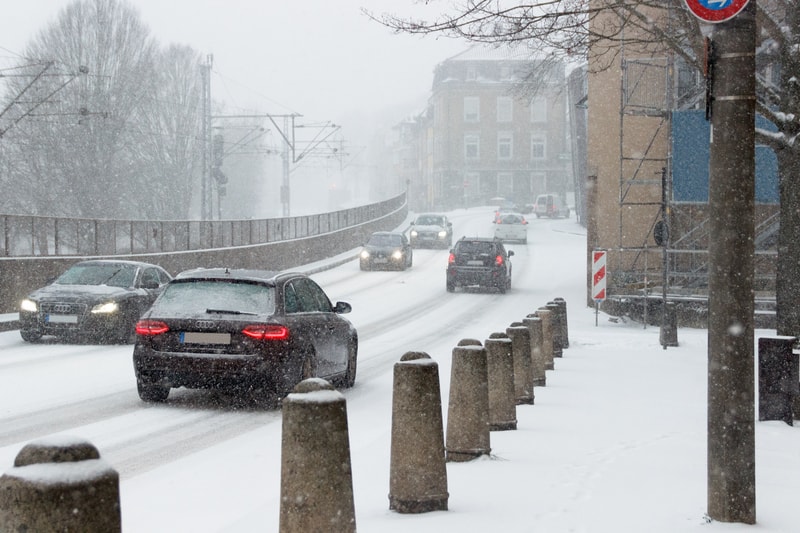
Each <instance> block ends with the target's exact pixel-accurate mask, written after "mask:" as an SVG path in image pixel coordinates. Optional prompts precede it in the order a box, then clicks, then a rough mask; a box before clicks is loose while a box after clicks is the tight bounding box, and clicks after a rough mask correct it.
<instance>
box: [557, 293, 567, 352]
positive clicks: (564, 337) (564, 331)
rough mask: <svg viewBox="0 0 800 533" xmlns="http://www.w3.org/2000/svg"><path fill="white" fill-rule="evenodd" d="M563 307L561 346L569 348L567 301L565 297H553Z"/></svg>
mask: <svg viewBox="0 0 800 533" xmlns="http://www.w3.org/2000/svg"><path fill="white" fill-rule="evenodd" d="M553 301H554V302H555V303H556V304H557V305H558V307H559V308H560V309H561V347H562V348H569V324H568V322H567V301H566V300H565V299H564V298H553Z"/></svg>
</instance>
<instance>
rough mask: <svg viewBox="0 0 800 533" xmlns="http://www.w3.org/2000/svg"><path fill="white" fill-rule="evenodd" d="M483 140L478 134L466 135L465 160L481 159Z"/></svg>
mask: <svg viewBox="0 0 800 533" xmlns="http://www.w3.org/2000/svg"><path fill="white" fill-rule="evenodd" d="M480 157H481V138H480V136H479V135H478V134H475V133H467V134H466V135H464V159H472V160H475V159H480Z"/></svg>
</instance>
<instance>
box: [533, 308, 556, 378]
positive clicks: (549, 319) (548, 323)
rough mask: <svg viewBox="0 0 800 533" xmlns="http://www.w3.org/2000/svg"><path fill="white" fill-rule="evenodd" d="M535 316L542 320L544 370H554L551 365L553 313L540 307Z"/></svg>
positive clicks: (553, 366) (553, 365) (552, 364)
mask: <svg viewBox="0 0 800 533" xmlns="http://www.w3.org/2000/svg"><path fill="white" fill-rule="evenodd" d="M534 315H535V316H538V317H539V318H540V319H542V354H543V356H544V365H545V366H544V367H545V369H546V370H554V369H555V364H554V363H553V313H552V312H551V311H550V310H549V309H545V308H544V307H540V308H539V309H537V310H536V311H535V312H534Z"/></svg>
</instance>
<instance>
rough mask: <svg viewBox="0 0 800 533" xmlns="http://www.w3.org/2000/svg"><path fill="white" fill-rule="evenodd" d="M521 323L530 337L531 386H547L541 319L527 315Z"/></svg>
mask: <svg viewBox="0 0 800 533" xmlns="http://www.w3.org/2000/svg"><path fill="white" fill-rule="evenodd" d="M522 323H523V324H524V325H525V327H527V328H528V333H529V334H530V337H531V369H532V371H533V386H534V387H545V386H547V373H546V372H545V370H546V368H547V365H546V362H545V360H544V350H543V348H542V342H543V340H544V339H543V338H542V319H541V318H539V317H538V316H536V315H528V316H526V317H525V318H523V319H522Z"/></svg>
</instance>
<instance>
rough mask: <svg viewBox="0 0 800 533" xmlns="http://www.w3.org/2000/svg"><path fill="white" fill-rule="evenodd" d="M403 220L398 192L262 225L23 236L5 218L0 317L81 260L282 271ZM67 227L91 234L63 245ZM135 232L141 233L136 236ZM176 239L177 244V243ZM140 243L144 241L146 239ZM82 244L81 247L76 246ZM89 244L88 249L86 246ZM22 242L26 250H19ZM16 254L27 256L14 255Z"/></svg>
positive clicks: (97, 227) (57, 229) (174, 269)
mask: <svg viewBox="0 0 800 533" xmlns="http://www.w3.org/2000/svg"><path fill="white" fill-rule="evenodd" d="M407 214H408V205H407V203H406V196H405V193H404V194H401V195H399V196H396V197H394V198H391V199H388V200H385V201H382V202H378V203H374V204H369V205H366V206H359V207H355V208H352V209H346V210H343V211H337V212H333V213H323V214H319V215H309V216H303V217H290V218H280V219H267V220H239V221H161V222H144V221H114V220H95V221H86V220H77V219H42V220H48V221H49V222H47V224H46V226H47V227H46V228H44V229H42V228H39V229H41V230H42V231H38V230H37V224H44V222H42V220H40V219H39V217H25V218H27V219H28V220H27V223H28V224H29V230H28V231H27V233H25V232H20V227H19V226H20V224H22V221H21V220H16V219H15V221H14V222H13V223H14V224H16V229H15V230H13V231H11V230H10V228H9V226H8V224H9V222H8V221H9V219H10V218H11V217H9V216H2V215H0V225H2V226H3V227H2V228H0V230H2V231H0V234H2V235H3V237H2V239H0V313H13V312H15V311H17V306H18V304H19V301H20V300H21V299H22V298H24V297H25V296H26V295H27V294H28V293H29V292H31V291H32V290H34V289H36V288H38V287H41V286H43V285H45V284H46V283H47V282H48V281H49V280H50V279H52V278H54V277H56V276H58V275H59V274H60V273H61V272H63V271H64V270H65V269H66V268H67V267H68V266H70V265H71V264H73V263H75V262H76V261H79V260H83V259H98V258H109V257H113V258H118V259H132V260H137V261H146V262H150V263H155V264H158V265H161V266H162V267H164V268H165V269H166V270H167V271H168V272H170V273H171V274H177V273H178V272H181V271H183V270H187V269H190V268H196V267H211V266H227V267H230V268H257V269H266V270H286V269H290V268H293V267H297V266H300V265H304V264H308V263H313V262H315V261H319V260H322V259H326V258H328V257H332V256H335V255H338V254H340V253H342V252H345V251H347V250H351V249H353V248H356V247H358V246H361V245H362V244H364V242H366V240H367V238H368V237H369V235H370V234H371V233H373V232H374V231H379V230H389V229H393V228H395V227H397V226H399V225H400V224H401V223H402V222H403V220H405V218H406V215H407ZM16 218H17V219H19V218H21V217H16ZM56 221H58V222H56ZM70 224H72V227H77V226H80V225H81V224H85V225H86V228H91V230H90V231H89V232H88V233H87V234H83V233H80V232H79V234H76V236H73V237H70V238H69V239H67V238H65V237H64V233H63V229H64V228H65V227H67V226H69V225H70ZM76 225H77V226H76ZM140 226H143V227H144V229H145V231H143V232H140V231H137V230H136V228H139V227H140ZM121 228H128V229H131V228H133V229H131V233H124V236H123V238H117V237H114V238H112V235H115V236H119V235H120V231H121ZM179 228H184V229H185V230H186V231H185V232H184V233H181V231H183V230H180V231H179V230H178V229H179ZM192 228H194V229H192ZM203 228H205V229H203ZM245 228H247V229H246V230H245ZM45 230H46V231H45ZM126 231H127V230H126ZM12 234H13V235H14V236H15V238H14V243H15V244H14V245H10V244H9V241H10V239H11V235H12ZM179 234H180V235H181V238H177V236H178V235H179ZM37 235H38V237H37ZM20 236H22V237H20ZM146 236H149V237H150V238H149V239H145V237H146ZM39 237H41V239H39ZM26 239H27V240H26ZM82 240H83V241H84V244H80V242H82ZM145 241H146V243H145ZM151 241H153V242H151ZM155 241H157V242H155ZM39 242H47V243H48V244H47V246H44V245H41V246H40V245H38V244H36V243H39ZM89 242H91V243H92V244H91V246H90V245H88V244H87V243H89ZM125 242H127V243H129V244H130V243H139V244H138V245H131V246H128V247H126V246H124V245H123V244H124V243H125ZM21 243H25V244H24V246H23V244H21ZM65 243H72V244H71V245H67V244H65ZM73 245H74V246H73ZM22 249H25V250H27V251H28V254H27V255H24V254H23V255H17V254H18V252H20V251H22ZM3 251H4V252H5V255H3ZM42 252H52V253H42ZM67 252H72V253H67Z"/></svg>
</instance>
